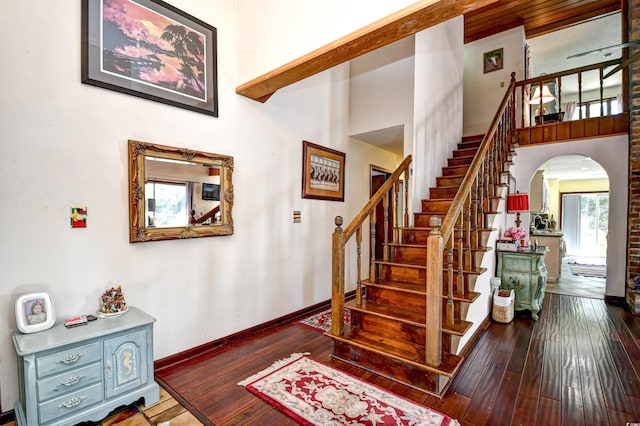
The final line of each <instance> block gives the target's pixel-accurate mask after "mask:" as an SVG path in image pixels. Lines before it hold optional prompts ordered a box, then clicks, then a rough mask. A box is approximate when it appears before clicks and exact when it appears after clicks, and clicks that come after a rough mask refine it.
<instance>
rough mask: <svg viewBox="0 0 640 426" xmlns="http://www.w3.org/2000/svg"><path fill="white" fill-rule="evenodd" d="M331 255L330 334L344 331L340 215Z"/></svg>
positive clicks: (335, 334)
mask: <svg viewBox="0 0 640 426" xmlns="http://www.w3.org/2000/svg"><path fill="white" fill-rule="evenodd" d="M335 223H336V229H335V231H333V235H332V249H331V250H332V256H331V334H333V335H334V336H339V335H341V334H342V333H343V332H344V231H343V230H342V223H343V220H342V216H336V219H335Z"/></svg>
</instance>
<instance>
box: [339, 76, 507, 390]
mask: <svg viewBox="0 0 640 426" xmlns="http://www.w3.org/2000/svg"><path fill="white" fill-rule="evenodd" d="M513 84H514V81H512V85H511V86H513ZM510 91H511V93H513V89H512V87H510ZM512 112H513V97H512V96H511V95H510V92H509V91H508V92H507V94H506V95H505V100H503V104H502V105H501V108H500V109H499V113H498V114H496V118H495V119H494V122H493V123H492V126H491V127H490V131H489V133H488V135H487V136H486V137H484V138H483V137H474V138H464V139H463V140H462V142H461V143H459V144H458V147H457V149H456V150H454V152H453V155H452V157H451V158H449V160H448V164H447V166H446V167H444V168H443V169H442V175H441V176H440V177H438V178H437V180H436V181H437V184H436V187H434V188H430V190H429V199H427V200H423V201H422V203H421V204H422V205H421V210H420V211H419V212H417V213H414V214H413V226H408V220H407V218H406V216H407V213H406V212H405V220H404V224H403V225H402V226H396V227H394V232H393V235H392V236H389V235H384V236H377V235H375V226H374V225H371V226H370V235H371V237H370V238H371V246H373V244H375V240H376V238H381V239H382V241H384V251H383V252H384V254H383V258H382V259H375V258H373V259H370V260H369V268H368V270H369V278H361V269H362V268H361V266H360V263H361V242H362V222H363V221H364V219H365V218H367V217H368V218H369V221H370V223H371V224H375V223H376V221H377V220H384V222H385V226H384V227H383V229H388V226H387V225H388V222H387V221H388V214H386V213H385V215H384V218H376V217H375V205H376V204H378V203H379V202H382V203H383V205H384V207H385V212H386V211H387V209H389V208H396V210H395V211H397V199H398V196H397V193H396V188H397V185H396V182H397V181H398V180H399V179H400V176H401V175H402V173H405V182H407V181H408V172H407V171H408V167H409V164H410V163H411V157H410V156H409V157H407V159H405V161H404V162H403V163H402V164H401V165H400V167H398V170H396V171H395V172H394V173H393V175H392V176H391V178H389V180H388V181H387V182H385V184H384V185H383V186H382V187H381V188H380V190H379V191H378V193H376V195H374V197H373V198H372V199H371V200H370V201H369V203H368V204H367V205H366V206H365V208H363V211H362V212H361V213H360V214H359V215H358V216H357V217H356V218H355V219H354V221H353V222H351V224H349V226H347V228H346V229H345V230H342V228H341V225H342V220H341V218H340V217H338V218H336V225H337V228H336V230H335V232H334V234H333V244H334V253H333V259H334V262H333V265H334V269H333V293H332V329H331V330H330V331H329V332H327V336H329V337H331V338H332V339H333V340H334V351H333V355H332V356H333V357H334V358H337V359H340V360H343V361H345V362H347V363H351V364H354V365H357V366H359V367H362V368H365V369H368V370H371V371H374V372H375V373H377V374H379V375H382V376H385V377H388V378H391V379H393V380H396V381H399V382H402V383H404V384H406V385H409V386H412V387H414V388H416V389H419V390H421V391H424V392H427V393H430V394H433V395H438V396H439V395H442V394H443V393H444V392H445V391H446V389H447V387H448V385H449V384H450V383H451V379H452V378H453V377H454V376H455V374H456V373H457V372H458V370H459V369H460V366H461V364H462V362H463V357H461V356H459V355H457V352H458V347H457V346H458V341H459V338H460V337H461V336H464V335H465V334H466V333H467V332H468V331H469V329H470V328H471V327H472V324H471V323H470V322H468V321H466V320H465V318H464V317H465V312H466V311H467V309H465V308H466V307H467V306H468V305H470V304H472V303H473V302H474V301H475V300H476V299H478V297H479V296H480V295H479V293H476V292H474V287H475V283H476V280H477V278H478V277H479V276H480V275H482V274H483V273H485V272H486V270H485V269H483V268H481V267H480V265H481V262H482V257H483V256H484V255H485V254H486V253H487V252H489V251H490V248H488V247H486V244H487V241H488V238H489V236H490V233H491V232H492V231H494V229H492V228H491V227H490V222H491V221H492V219H493V217H494V215H495V213H496V212H497V208H498V207H499V205H500V200H501V199H502V196H503V194H504V192H505V187H506V186H507V185H506V184H505V183H503V182H505V178H506V177H508V168H509V165H510V164H511V158H512V156H513V149H514V147H515V145H514V144H513V143H512V140H511V134H512V132H511V128H512V127H511V123H512V119H511V117H512ZM405 199H406V185H405ZM405 204H406V203H405ZM353 235H355V237H356V247H357V261H356V265H357V277H356V281H357V286H356V297H355V300H352V301H350V302H348V303H346V304H345V303H344V271H345V266H344V257H345V256H344V247H345V244H346V241H347V240H349V238H350V237H351V236H353ZM487 280H488V278H487ZM344 307H346V308H348V309H350V310H351V323H350V324H344V323H343V320H342V319H341V318H342V312H343V309H344Z"/></svg>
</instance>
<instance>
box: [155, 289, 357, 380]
mask: <svg viewBox="0 0 640 426" xmlns="http://www.w3.org/2000/svg"><path fill="white" fill-rule="evenodd" d="M354 297H355V290H353V291H350V292H347V293H346V294H345V299H346V300H350V299H352V298H354ZM329 306H331V300H325V301H324V302H320V303H316V304H315V305H312V306H309V307H306V308H304V309H301V310H299V311H296V312H293V313H290V314H288V315H285V316H282V317H279V318H276V319H274V320H271V321H267V322H265V323H262V324H259V325H256V326H255V327H251V328H248V329H246V330H242V331H239V332H237V333H234V334H230V335H229V336H225V337H222V338H220V339H217V340H213V341H211V342H208V343H204V344H202V345H200V346H196V347H194V348H191V349H187V350H186V351H182V352H179V353H177V354H174V355H169V356H168V357H165V358H161V359H158V360H156V361H154V363H153V366H154V369H155V372H156V373H158V372H161V371H164V370H167V369H171V368H173V367H177V366H179V365H181V364H183V363H185V362H188V361H191V360H193V359H195V358H199V357H202V356H211V355H213V354H215V353H216V352H219V351H221V350H222V349H224V348H225V347H227V346H229V345H233V344H236V343H239V342H242V341H243V340H247V339H249V338H251V337H253V336H255V335H257V334H259V333H263V332H265V331H270V330H273V329H275V328H277V327H281V326H283V325H286V324H289V323H291V322H293V321H296V320H298V319H300V318H304V317H306V316H308V315H311V314H314V313H316V312H318V311H321V310H323V309H326V308H328V307H329Z"/></svg>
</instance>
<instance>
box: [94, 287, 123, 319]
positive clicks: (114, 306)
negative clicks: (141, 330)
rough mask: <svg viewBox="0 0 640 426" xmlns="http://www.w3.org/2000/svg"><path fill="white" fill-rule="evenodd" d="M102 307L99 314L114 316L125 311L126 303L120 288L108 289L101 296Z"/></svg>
mask: <svg viewBox="0 0 640 426" xmlns="http://www.w3.org/2000/svg"><path fill="white" fill-rule="evenodd" d="M101 298H102V306H101V307H100V310H99V312H100V313H103V314H114V313H118V312H123V311H126V310H127V303H126V302H125V301H124V295H123V294H122V287H121V286H120V285H119V286H118V288H113V287H112V288H110V289H109V290H107V291H105V292H104V293H103V294H102V297H101Z"/></svg>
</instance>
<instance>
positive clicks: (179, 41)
mask: <svg viewBox="0 0 640 426" xmlns="http://www.w3.org/2000/svg"><path fill="white" fill-rule="evenodd" d="M162 39H163V40H165V41H168V42H169V43H171V45H172V46H173V49H174V52H175V54H176V57H177V58H178V60H179V61H180V73H181V74H182V77H183V80H182V82H179V83H178V87H180V86H183V87H192V88H193V85H192V84H190V83H194V84H195V85H196V86H197V88H198V91H199V92H203V91H204V85H203V81H204V63H203V60H202V55H203V53H204V44H203V43H202V40H200V37H199V36H198V34H197V33H195V32H193V31H188V30H187V29H186V28H185V27H183V26H181V25H167V27H166V28H165V29H164V32H163V33H162Z"/></svg>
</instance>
